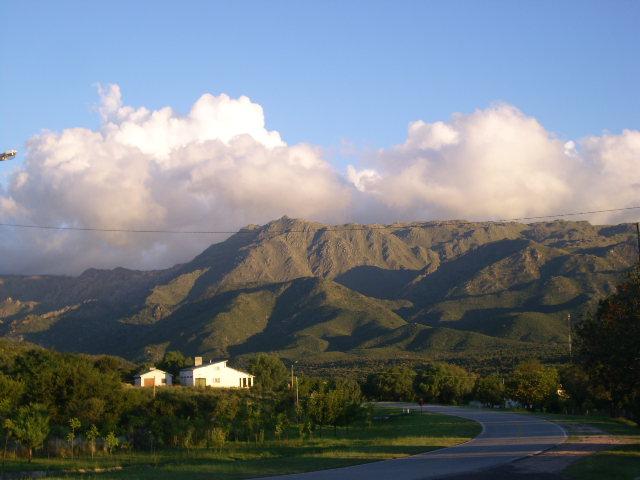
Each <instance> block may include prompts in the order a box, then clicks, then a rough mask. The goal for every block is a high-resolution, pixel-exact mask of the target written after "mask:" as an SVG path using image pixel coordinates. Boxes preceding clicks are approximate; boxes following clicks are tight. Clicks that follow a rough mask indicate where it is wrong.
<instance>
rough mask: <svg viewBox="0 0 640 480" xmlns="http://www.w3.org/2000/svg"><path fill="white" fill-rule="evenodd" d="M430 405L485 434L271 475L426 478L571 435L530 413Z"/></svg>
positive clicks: (319, 479) (314, 479) (515, 455)
mask: <svg viewBox="0 0 640 480" xmlns="http://www.w3.org/2000/svg"><path fill="white" fill-rule="evenodd" d="M384 405H385V406H389V407H399V408H413V409H418V408H419V407H416V406H415V405H413V404H407V403H385V404H384ZM426 408H427V410H429V411H431V412H434V413H441V414H444V415H454V416H457V417H463V418H468V419H470V420H475V421H476V422H478V423H480V425H482V433H480V435H478V436H477V437H476V438H474V439H473V440H470V441H468V442H466V443H463V444H461V445H458V446H455V447H449V448H442V449H439V450H434V451H432V452H427V453H421V454H419V455H414V456H411V457H405V458H398V459H394V460H385V461H382V462H372V463H364V464H361V465H353V466H351V467H344V468H335V469H330V470H321V471H318V472H307V473H295V474H291V475H281V476H277V477H268V478H274V479H275V478H278V479H291V480H298V479H299V480H361V479H367V480H386V479H393V480H423V479H429V478H438V477H443V476H449V475H457V474H465V473H471V472H476V471H478V470H484V469H487V468H492V467H497V466H500V465H504V464H506V463H509V462H513V461H514V460H517V459H519V458H522V457H527V456H531V455H535V454H537V453H540V452H542V451H544V450H547V449H549V448H551V447H553V446H555V445H558V444H561V443H563V442H564V441H565V440H566V439H567V434H566V433H565V431H564V430H563V429H562V428H561V427H560V426H558V425H556V424H555V423H551V422H548V421H546V420H542V419H540V418H536V417H533V416H529V415H519V414H516V413H510V412H501V411H493V410H479V409H470V408H462V407H449V406H438V405H429V406H427V407H426Z"/></svg>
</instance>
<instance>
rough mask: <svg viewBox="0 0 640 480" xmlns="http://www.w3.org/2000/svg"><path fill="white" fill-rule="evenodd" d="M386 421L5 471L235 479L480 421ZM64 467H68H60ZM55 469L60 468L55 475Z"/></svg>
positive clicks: (393, 414) (413, 417) (422, 446)
mask: <svg viewBox="0 0 640 480" xmlns="http://www.w3.org/2000/svg"><path fill="white" fill-rule="evenodd" d="M384 415H385V416H388V417H389V418H388V419H387V420H377V421H374V423H373V425H372V426H370V427H367V426H365V425H364V424H363V425H357V426H352V427H351V428H349V429H346V428H339V429H338V430H337V431H336V432H335V434H334V431H333V429H325V431H324V432H323V436H322V437H320V436H319V435H318V434H316V435H315V436H314V437H313V438H311V439H307V440H305V441H301V440H299V439H293V440H282V441H279V442H276V441H265V442H263V443H258V444H255V443H243V442H237V443H236V442H230V443H228V444H227V445H226V446H225V448H224V449H223V451H222V452H214V451H211V450H206V449H193V450H190V451H176V450H172V451H159V452H156V453H155V454H152V453H135V454H119V455H113V456H106V455H101V456H99V457H96V458H95V459H94V460H91V459H90V458H82V459H78V460H74V461H71V460H70V459H66V460H65V459H42V458H36V459H34V461H33V463H32V464H28V463H27V462H26V460H13V461H10V462H8V463H7V465H6V468H7V470H8V471H25V470H31V471H36V470H39V471H43V470H44V471H50V473H53V476H52V477H48V478H67V479H68V478H83V479H87V478H100V479H102V480H111V479H114V480H115V479H133V478H135V479H143V480H144V479H149V480H151V479H153V480H163V479H178V480H179V479H189V480H198V479H205V478H206V479H211V478H215V479H219V480H228V479H240V478H250V477H256V476H264V475H276V474H284V473H293V472H303V471H311V470H321V469H326V468H335V467H342V466H347V465H353V464H357V463H365V462H372V461H376V460H384V459H389V458H398V457H404V456H408V455H414V454H417V453H420V452H426V451H429V450H434V449H437V448H441V447H448V446H451V445H456V444H458V443H462V442H465V441H467V440H469V439H470V438H473V437H475V436H476V435H478V434H479V433H480V426H479V425H478V424H477V423H475V422H473V421H470V420H465V419H462V418H457V417H451V416H445V415H437V414H432V413H424V414H419V413H412V414H401V413H399V411H397V410H388V411H385V412H384ZM96 468H103V469H113V468H122V469H121V470H117V471H107V472H102V473H99V474H98V473H82V474H80V473H78V472H77V471H76V472H69V470H78V469H96ZM63 470H67V472H66V473H65V472H63ZM54 471H59V472H60V474H57V473H55V472H54Z"/></svg>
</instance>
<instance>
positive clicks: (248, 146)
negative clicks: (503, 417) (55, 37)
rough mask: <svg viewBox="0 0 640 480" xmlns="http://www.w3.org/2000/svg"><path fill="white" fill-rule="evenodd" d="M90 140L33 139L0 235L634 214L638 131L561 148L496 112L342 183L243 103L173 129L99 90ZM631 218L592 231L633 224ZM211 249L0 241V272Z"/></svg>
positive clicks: (66, 239) (112, 91) (85, 133)
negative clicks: (278, 221)
mask: <svg viewBox="0 0 640 480" xmlns="http://www.w3.org/2000/svg"><path fill="white" fill-rule="evenodd" d="M99 94H100V98H101V103H100V106H99V108H98V112H99V113H100V116H101V118H102V124H101V126H100V128H98V129H96V130H90V129H86V128H70V129H66V130H63V131H62V132H43V133H41V134H38V135H35V136H34V137H32V138H31V139H30V140H29V142H28V145H27V152H26V156H25V163H24V165H23V166H22V167H20V168H19V169H18V170H17V171H16V172H15V173H14V174H13V176H12V177H11V179H10V181H9V183H8V184H7V185H6V186H5V187H2V186H1V185H0V222H2V223H20V224H37V225H52V226H73V227H85V228H86V227H98V228H118V229H167V230H236V229H238V228H240V227H242V226H244V225H246V224H248V223H265V222H267V221H269V220H272V219H274V218H278V217H280V216H282V215H285V214H286V215H289V216H293V217H300V218H307V219H310V220H317V221H323V222H330V223H333V222H338V223H339V222H347V221H360V222H388V221H394V220H430V219H449V218H456V219H462V218H464V219H469V220H483V219H501V218H514V217H524V216H536V215H548V214H553V213H557V212H564V211H576V210H596V209H602V208H611V207H627V206H631V205H638V204H639V203H640V132H638V131H633V130H625V131H624V132H622V133H621V134H619V135H613V134H605V135H601V136H591V137H587V138H584V139H561V138H559V137H558V136H556V135H554V134H553V133H552V132H549V131H547V130H546V129H545V128H544V127H543V126H542V125H541V124H540V123H539V122H538V121H537V120H536V119H535V118H532V117H530V116H528V115H526V114H525V113H523V112H521V111H520V110H518V109H517V108H515V107H514V106H511V105H507V104H498V105H494V106H492V107H490V108H486V109H482V110H477V111H475V112H472V113H470V114H454V115H453V116H452V117H451V119H450V120H448V121H436V122H433V123H429V122H425V121H422V120H418V121H415V122H413V123H411V124H410V125H409V128H408V132H407V138H406V140H405V141H404V142H403V143H402V144H400V145H396V146H393V147H390V148H386V149H382V150H380V151H378V152H376V153H375V154H374V155H365V154H361V155H360V156H361V158H360V159H359V162H358V166H357V167H356V166H352V165H350V166H349V167H348V168H347V169H346V172H345V173H344V174H341V173H339V172H338V171H337V170H336V169H335V167H334V166H332V165H331V163H330V162H328V161H327V160H326V159H325V158H323V152H322V150H321V149H320V148H319V147H317V146H313V145H306V144H297V145H288V144H287V143H285V141H284V140H283V139H282V137H281V136H280V134H279V133H278V132H276V131H273V130H268V129H267V127H266V125H265V118H264V112H263V110H262V107H261V106H260V105H258V104H256V103H254V102H252V101H251V100H250V99H249V98H247V97H244V96H243V97H239V98H230V97H229V96H227V95H224V94H221V95H217V96H216V95H211V94H205V95H202V96H201V97H200V98H199V99H198V100H197V101H196V102H195V103H194V104H193V106H192V107H191V109H190V110H189V112H188V113H187V114H185V115H179V114H177V113H176V112H175V111H173V110H172V109H171V108H169V107H165V108H161V109H158V110H149V109H147V108H144V107H141V108H134V107H131V106H128V105H126V104H125V103H124V102H123V99H122V94H121V91H120V88H119V87H118V86H117V85H109V86H107V87H104V88H102V87H101V88H100V91H99ZM631 215H633V212H626V213H620V214H616V213H611V214H603V215H600V216H592V217H590V218H589V219H591V220H594V221H598V222H619V221H625V220H627V221H628V220H631V219H635V218H636V217H635V216H633V217H632V216H631ZM222 239H224V236H207V235H171V234H164V235H163V234H131V233H124V232H72V231H51V230H45V231H42V230H35V229H17V228H6V227H5V228H0V258H2V259H3V260H2V265H1V267H0V273H78V272H80V271H82V270H83V269H85V268H88V267H91V266H94V267H103V268H109V267H115V266H127V267H130V268H160V267H166V266H169V265H172V264H174V263H177V262H182V261H186V260H189V259H190V258H191V257H193V256H194V255H196V254H197V253H199V252H200V251H201V250H203V249H204V248H206V247H207V246H208V245H209V244H210V243H213V242H216V241H220V240H222Z"/></svg>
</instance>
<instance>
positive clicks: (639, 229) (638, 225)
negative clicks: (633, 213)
mask: <svg viewBox="0 0 640 480" xmlns="http://www.w3.org/2000/svg"><path fill="white" fill-rule="evenodd" d="M636 234H637V235H638V267H640V222H636Z"/></svg>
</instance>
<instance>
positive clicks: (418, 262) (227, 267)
mask: <svg viewBox="0 0 640 480" xmlns="http://www.w3.org/2000/svg"><path fill="white" fill-rule="evenodd" d="M634 232H635V231H634V229H633V228H632V225H627V224H622V225H616V226H596V225H590V224H589V223H587V222H566V221H555V222H545V223H534V224H520V223H469V222H462V221H460V222H456V221H452V222H431V223H427V224H417V223H416V224H412V223H403V224H394V225H388V226H381V225H343V226H327V225H322V224H319V223H313V222H307V221H304V220H296V219H290V218H287V217H283V218H281V219H279V220H275V221H273V222H270V223H268V224H266V225H264V226H249V227H246V228H245V229H243V230H241V231H240V232H238V233H237V234H235V235H233V236H231V237H230V238H228V239H227V240H226V241H224V242H221V243H218V244H214V245H212V246H211V247H209V248H208V249H207V250H205V251H204V252H202V253H201V254H200V255H198V256H197V257H196V258H194V259H193V260H192V261H191V262H189V263H186V264H183V265H176V266H175V267H172V268H170V269H167V270H158V271H150V272H141V271H133V270H127V269H124V268H116V269H114V270H96V269H89V270H87V271H85V272H84V273H82V274H81V275H80V276H77V277H63V276H28V277H27V276H0V335H2V336H4V337H7V338H9V339H13V340H23V341H28V342H33V343H36V344H40V345H43V346H47V347H53V348H55V349H58V350H63V351H79V352H87V353H93V354H99V353H108V354H115V355H120V356H123V357H126V358H130V359H137V360H141V359H155V358H158V357H160V356H162V354H163V353H164V352H165V351H167V350H175V349H177V350H181V351H183V352H184V353H185V354H203V355H207V356H212V357H220V356H237V355H244V354H248V353H252V352H257V351H273V352H278V353H279V354H281V355H283V356H286V357H289V358H292V359H298V360H300V361H303V362H315V363H327V362H357V361H365V360H375V361H384V360H390V359H391V360H392V359H398V358H406V359H418V360H419V359H427V358H429V359H431V358H438V359H469V358H474V359H489V358H498V357H508V356H512V357H521V356H527V355H540V356H553V355H556V356H557V355H564V354H566V351H567V347H568V346H567V338H568V326H567V322H566V315H567V314H568V313H571V314H572V315H573V316H574V318H579V317H580V315H582V314H583V313H584V312H586V311H587V310H589V309H591V308H593V306H594V305H595V303H596V302H597V300H598V299H599V298H602V297H603V296H605V295H607V294H608V293H610V292H611V291H612V290H613V288H614V287H615V285H616V283H617V282H618V281H619V279H620V278H621V276H622V275H623V274H624V273H625V272H626V271H627V270H628V269H629V268H630V267H631V266H632V264H633V262H634V261H635V259H636V253H635V252H636V246H635V235H634Z"/></svg>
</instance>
